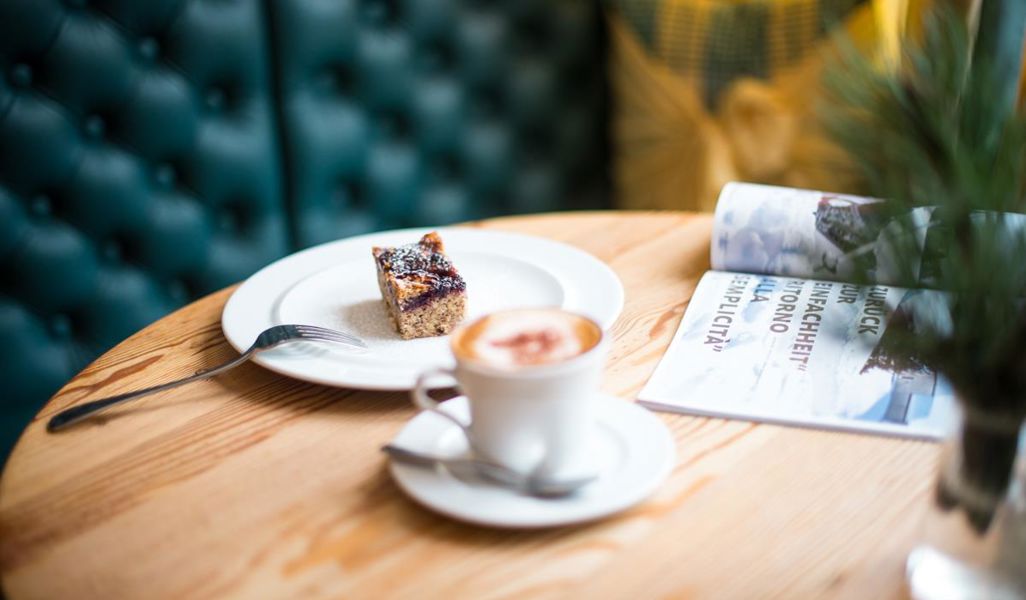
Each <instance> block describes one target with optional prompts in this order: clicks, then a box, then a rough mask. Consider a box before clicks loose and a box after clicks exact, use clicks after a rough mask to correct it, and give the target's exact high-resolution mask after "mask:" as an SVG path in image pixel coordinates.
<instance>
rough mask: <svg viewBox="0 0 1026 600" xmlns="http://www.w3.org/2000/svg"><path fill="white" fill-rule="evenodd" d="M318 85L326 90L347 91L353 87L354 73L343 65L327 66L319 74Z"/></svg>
mask: <svg viewBox="0 0 1026 600" xmlns="http://www.w3.org/2000/svg"><path fill="white" fill-rule="evenodd" d="M316 85H317V87H318V88H320V89H321V90H323V91H325V92H331V93H340V92H341V93H346V92H349V91H350V89H351V87H352V75H351V74H350V72H349V70H348V69H346V68H345V67H342V66H333V67H327V68H325V69H324V70H323V71H321V73H320V75H318V76H317V79H316Z"/></svg>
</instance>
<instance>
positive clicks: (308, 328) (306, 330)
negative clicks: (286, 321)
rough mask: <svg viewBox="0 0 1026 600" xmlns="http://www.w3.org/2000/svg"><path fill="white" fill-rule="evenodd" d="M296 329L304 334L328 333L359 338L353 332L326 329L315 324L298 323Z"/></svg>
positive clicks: (329, 334)
mask: <svg viewBox="0 0 1026 600" xmlns="http://www.w3.org/2000/svg"><path fill="white" fill-rule="evenodd" d="M296 329H297V330H298V331H299V332H300V333H302V334H303V335H327V336H337V337H343V338H350V339H354V340H358V339H359V338H358V337H356V336H355V335H353V334H351V333H346V332H345V331H336V330H334V329H325V328H324V327H317V326H315V325H297V326H296Z"/></svg>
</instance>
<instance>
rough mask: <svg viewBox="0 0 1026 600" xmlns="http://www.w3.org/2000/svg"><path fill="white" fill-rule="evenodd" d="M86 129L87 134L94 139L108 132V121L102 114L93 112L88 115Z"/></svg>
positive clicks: (85, 123)
mask: <svg viewBox="0 0 1026 600" xmlns="http://www.w3.org/2000/svg"><path fill="white" fill-rule="evenodd" d="M84 129H85V133H86V135H87V136H89V137H91V138H93V139H99V138H101V137H103V134H104V133H106V132H107V122H106V121H105V120H104V119H103V117H102V116H100V115H97V114H92V115H89V116H88V117H86V119H85V122H84Z"/></svg>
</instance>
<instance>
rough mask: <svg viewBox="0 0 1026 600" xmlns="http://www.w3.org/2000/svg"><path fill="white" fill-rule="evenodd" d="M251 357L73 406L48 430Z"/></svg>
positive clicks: (247, 354)
mask: <svg viewBox="0 0 1026 600" xmlns="http://www.w3.org/2000/svg"><path fill="white" fill-rule="evenodd" d="M251 356H253V349H252V348H251V349H249V350H247V351H246V352H243V353H242V354H240V355H239V356H237V357H236V358H233V359H232V360H229V361H228V362H226V363H223V364H220V365H217V366H216V367H213V368H210V369H202V370H200V371H196V373H195V374H193V375H190V376H188V377H183V378H182V379H176V380H175V381H169V382H167V383H162V384H160V385H155V386H152V387H148V388H143V389H141V390H136V391H134V392H125V393H124V394H118V395H116V396H109V397H107V398H100V399H99V400H93V401H92V402H86V403H85V404H78V405H76V406H72V407H71V408H66V409H64V410H62V411H61V412H59V413H57V414H56V415H54V416H53V417H51V418H50V421H49V422H47V424H46V430H47V431H49V432H51V433H52V432H54V431H60V430H61V429H64V428H66V427H69V426H71V425H74V424H75V423H78V422H79V421H81V420H83V419H86V418H87V417H89V416H91V415H93V414H95V413H98V412H100V411H102V410H106V409H108V408H110V407H112V406H116V405H118V404H121V403H123V402H128V401H129V400H135V399H136V398H141V397H142V396H148V395H150V394H155V393H157V392H162V391H164V390H170V389H171V388H176V387H178V386H180V385H185V384H187V383H192V382H193V381H200V380H201V379H208V378H210V377H213V376H214V375H218V374H220V373H224V372H225V371H227V370H229V369H232V368H234V367H237V366H239V365H241V364H242V363H244V362H246V361H247V360H249V358H250V357H251Z"/></svg>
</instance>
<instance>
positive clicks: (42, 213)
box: [29, 194, 53, 217]
mask: <svg viewBox="0 0 1026 600" xmlns="http://www.w3.org/2000/svg"><path fill="white" fill-rule="evenodd" d="M29 206H30V207H31V209H32V214H34V215H36V216H37V217H48V216H50V214H51V213H53V202H51V201H50V197H49V196H47V195H46V194H36V195H35V197H33V198H32V202H31V203H30V205H29Z"/></svg>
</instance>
